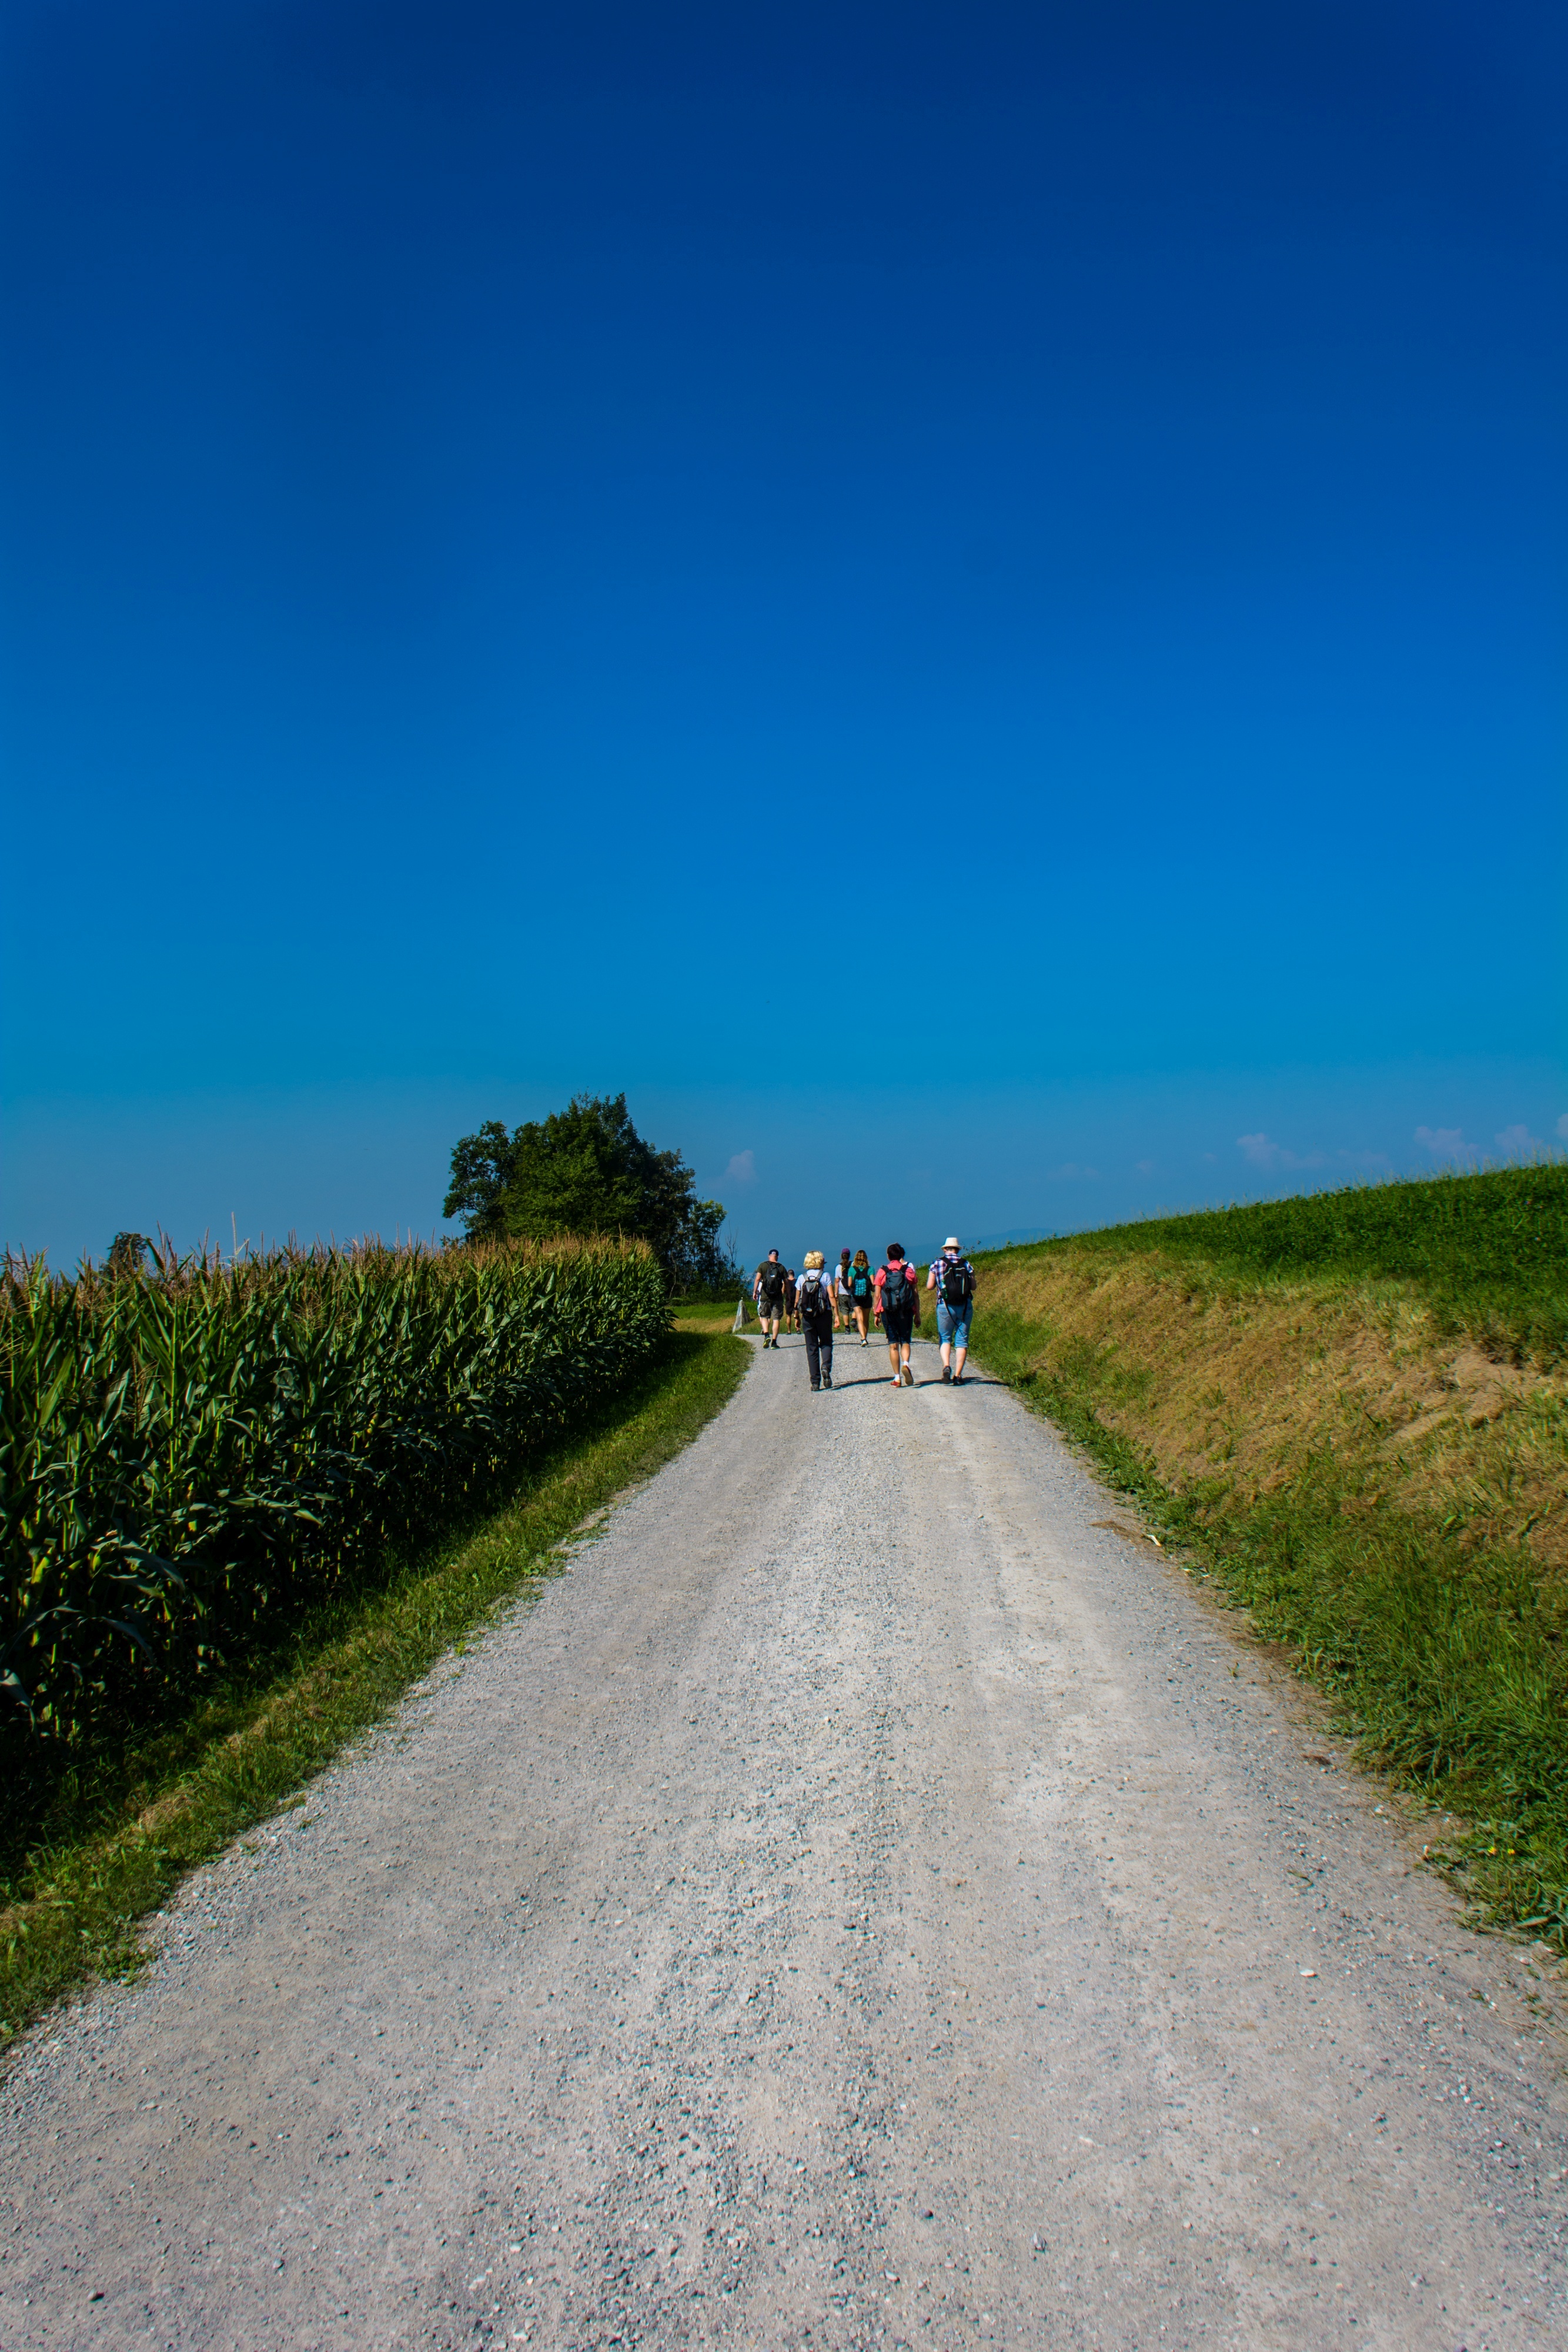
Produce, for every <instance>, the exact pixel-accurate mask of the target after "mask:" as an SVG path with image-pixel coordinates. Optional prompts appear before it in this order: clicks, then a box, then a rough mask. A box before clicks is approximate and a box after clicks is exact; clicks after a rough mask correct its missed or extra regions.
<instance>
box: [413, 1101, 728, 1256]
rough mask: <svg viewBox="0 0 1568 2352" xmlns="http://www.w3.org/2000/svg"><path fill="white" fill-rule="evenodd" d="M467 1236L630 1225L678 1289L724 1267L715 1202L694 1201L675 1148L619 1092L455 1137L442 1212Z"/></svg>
mask: <svg viewBox="0 0 1568 2352" xmlns="http://www.w3.org/2000/svg"><path fill="white" fill-rule="evenodd" d="M442 1213H443V1215H444V1216H448V1217H461V1218H462V1219H463V1220H464V1224H465V1234H466V1237H467V1238H469V1239H475V1238H477V1237H480V1236H484V1235H486V1234H495V1235H500V1234H520V1235H525V1236H527V1237H528V1239H530V1240H533V1241H549V1240H550V1239H552V1238H553V1237H554V1236H555V1235H557V1234H617V1233H619V1234H634V1235H636V1236H637V1237H638V1238H640V1239H641V1240H643V1241H645V1242H647V1243H648V1244H649V1245H650V1247H651V1248H652V1249H653V1253H654V1255H655V1256H656V1257H657V1258H658V1259H659V1261H660V1263H661V1265H663V1266H664V1269H665V1271H666V1273H667V1274H668V1275H669V1276H670V1278H671V1281H672V1282H673V1283H674V1285H675V1286H676V1287H677V1288H682V1289H684V1288H686V1287H689V1286H690V1285H691V1284H693V1283H694V1282H707V1281H713V1280H716V1279H718V1278H719V1277H720V1276H723V1274H724V1273H725V1272H726V1270H727V1269H726V1266H725V1261H724V1257H723V1255H722V1253H721V1252H720V1249H719V1246H718V1232H719V1227H720V1226H721V1225H722V1224H723V1223H724V1203H723V1202H721V1201H699V1200H698V1199H697V1197H696V1179H695V1176H694V1175H693V1173H692V1171H691V1170H690V1169H689V1168H688V1167H687V1166H686V1164H685V1160H683V1159H682V1158H681V1155H680V1153H679V1152H678V1151H655V1150H654V1149H653V1145H652V1144H650V1143H645V1142H644V1141H643V1138H642V1137H641V1136H640V1135H639V1134H638V1132H637V1130H636V1129H635V1127H634V1126H633V1125H632V1117H631V1114H630V1112H629V1111H628V1110H627V1108H626V1097H625V1096H624V1095H616V1096H614V1097H611V1096H609V1095H603V1096H598V1095H574V1096H573V1097H572V1099H571V1101H570V1103H569V1104H568V1105H567V1107H566V1108H565V1110H561V1111H552V1112H551V1114H550V1116H549V1118H546V1119H529V1120H528V1121H526V1122H525V1124H524V1125H522V1126H521V1127H517V1128H515V1129H513V1130H512V1132H511V1133H510V1134H509V1135H508V1134H507V1129H506V1128H505V1127H504V1126H503V1125H502V1124H501V1122H500V1121H499V1120H498V1119H489V1120H487V1121H486V1124H485V1125H484V1126H483V1127H481V1128H480V1129H478V1130H477V1132H476V1134H473V1135H465V1136H462V1137H460V1138H459V1139H458V1141H457V1142H456V1144H455V1146H454V1147H453V1152H452V1181H451V1183H450V1184H449V1186H448V1187H447V1192H446V1200H445V1202H444V1207H443V1211H442Z"/></svg>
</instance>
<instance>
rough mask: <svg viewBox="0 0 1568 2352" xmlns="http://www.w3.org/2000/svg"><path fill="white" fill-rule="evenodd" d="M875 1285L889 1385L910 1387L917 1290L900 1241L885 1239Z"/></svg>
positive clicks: (917, 1303)
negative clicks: (890, 1375)
mask: <svg viewBox="0 0 1568 2352" xmlns="http://www.w3.org/2000/svg"><path fill="white" fill-rule="evenodd" d="M876 1285H877V1289H878V1292H879V1293H880V1296H881V1300H882V1336H883V1339H885V1340H886V1341H887V1353H888V1360H889V1361H890V1362H891V1363H892V1365H893V1385H894V1388H895V1389H896V1388H905V1389H912V1388H913V1387H914V1386H915V1372H914V1369H913V1367H912V1366H911V1364H910V1361H909V1343H910V1340H911V1339H913V1338H914V1336H915V1308H916V1307H917V1306H918V1305H919V1303H920V1294H919V1292H918V1291H917V1290H916V1288H915V1279H914V1276H912V1275H911V1273H910V1271H909V1267H908V1265H907V1264H906V1263H905V1260H904V1244H903V1243H902V1242H889V1244H888V1245H887V1256H886V1258H885V1259H884V1261H883V1264H882V1265H879V1266H878V1267H877V1270H876Z"/></svg>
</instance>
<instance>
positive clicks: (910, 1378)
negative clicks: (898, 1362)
mask: <svg viewBox="0 0 1568 2352" xmlns="http://www.w3.org/2000/svg"><path fill="white" fill-rule="evenodd" d="M914 1386H915V1367H914V1365H913V1364H905V1366H904V1387H905V1388H906V1389H912V1388H913V1387H914Z"/></svg>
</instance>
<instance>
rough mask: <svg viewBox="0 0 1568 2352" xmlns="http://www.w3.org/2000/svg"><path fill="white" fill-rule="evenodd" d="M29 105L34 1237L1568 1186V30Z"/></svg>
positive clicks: (507, 48) (9, 392) (67, 61)
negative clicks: (533, 1166) (502, 1141)
mask: <svg viewBox="0 0 1568 2352" xmlns="http://www.w3.org/2000/svg"><path fill="white" fill-rule="evenodd" d="M0 66H3V83H4V93H5V94H4V100H3V104H4V110H5V120H4V124H3V129H4V138H3V141H0V147H3V162H0V173H3V175H4V182H5V185H4V192H3V195H4V215H5V224H6V226H5V248H4V287H3V294H4V315H5V321H6V324H5V330H4V338H5V350H4V354H3V356H4V367H3V369H0V376H3V379H4V390H3V393H0V399H3V401H4V409H5V414H4V431H5V452H6V455H5V478H6V484H5V506H4V513H3V528H4V541H5V572H4V596H5V604H4V658H5V677H4V689H5V705H4V749H5V770H6V778H7V802H8V814H7V821H6V833H5V842H6V853H7V854H6V858H5V866H6V875H7V887H6V891H5V901H6V904H5V915H6V921H5V1068H4V1083H5V1198H4V1206H3V1209H0V1221H3V1228H4V1235H3V1237H4V1238H5V1240H6V1241H8V1242H10V1243H12V1244H22V1245H26V1246H30V1247H37V1246H40V1245H47V1248H48V1250H49V1252H50V1254H51V1256H52V1257H53V1258H54V1259H55V1261H56V1262H57V1263H58V1262H62V1261H65V1262H68V1261H69V1260H70V1259H72V1258H73V1257H74V1256H75V1255H76V1254H77V1253H78V1251H80V1250H82V1249H91V1250H93V1251H95V1252H100V1251H101V1250H102V1249H103V1248H104V1247H106V1246H107V1244H108V1242H109V1240H110V1235H111V1234H113V1232H114V1231H115V1230H116V1228H117V1227H120V1226H139V1227H141V1228H142V1229H145V1230H151V1229H152V1226H153V1225H154V1224H155V1223H162V1224H163V1225H164V1226H165V1227H167V1228H169V1229H170V1230H171V1231H172V1232H173V1233H174V1234H175V1236H176V1237H177V1238H178V1239H181V1240H183V1241H188V1240H191V1239H193V1238H194V1237H196V1236H197V1235H198V1234H200V1233H201V1232H202V1231H203V1230H204V1228H205V1229H210V1230H211V1231H212V1232H213V1234H214V1236H215V1235H219V1234H221V1235H223V1236H224V1237H225V1239H226V1238H227V1235H228V1233H229V1220H230V1216H231V1213H232V1214H233V1215H234V1217H235V1219H236V1221H237V1226H238V1230H239V1232H240V1233H241V1234H242V1235H243V1234H246V1233H249V1234H259V1233H261V1232H263V1231H265V1232H267V1233H268V1234H275V1233H281V1232H283V1231H286V1230H287V1228H289V1227H290V1226H293V1227H296V1228H298V1229H299V1230H300V1231H301V1232H303V1233H305V1234H310V1233H313V1232H315V1231H317V1230H327V1229H334V1230H336V1231H337V1232H338V1233H340V1234H346V1233H352V1232H359V1231H361V1230H364V1229H366V1228H379V1229H381V1230H382V1231H386V1232H390V1231H391V1230H392V1227H393V1226H394V1225H398V1226H405V1227H406V1226H408V1225H413V1226H415V1227H423V1228H424V1229H426V1230H428V1229H429V1228H430V1227H431V1226H432V1225H433V1224H434V1223H435V1221H436V1219H437V1217H438V1214H439V1208H440V1201H441V1195H442V1192H443V1189H444V1175H445V1163H446V1156H447V1152H448V1150H449V1149H450V1146H451V1143H452V1141H453V1139H455V1136H456V1135H457V1134H459V1133H460V1132H462V1131H464V1129H468V1128H472V1127H474V1126H476V1125H477V1124H478V1123H479V1121H480V1120H482V1119H484V1118H504V1119H506V1120H507V1121H508V1122H510V1121H512V1120H515V1119H517V1118H524V1117H529V1116H538V1115H539V1114H540V1113H541V1112H543V1111H545V1110H547V1109H549V1108H551V1107H553V1106H555V1105H558V1104H559V1103H560V1102H562V1101H564V1099H565V1098H566V1097H567V1096H568V1095H569V1094H570V1093H571V1092H573V1091H574V1090H577V1089H580V1088H584V1087H586V1088H591V1089H592V1090H594V1091H596V1092H599V1091H612V1092H618V1091H620V1090H621V1089H622V1088H624V1089H625V1090H626V1091H627V1092H628V1094H629V1096H630V1098H631V1103H632V1111H633V1115H634V1116H635V1117H636V1118H637V1119H638V1121H639V1124H640V1125H641V1126H642V1127H643V1129H644V1131H645V1132H647V1133H648V1134H650V1136H651V1137H652V1139H653V1140H654V1141H655V1142H657V1143H659V1144H661V1145H666V1144H671V1143H674V1144H678V1145H680V1146H681V1147H682V1148H683V1149H685V1151H686V1153H687V1156H688V1157H689V1158H690V1159H691V1160H693V1162H694V1164H695V1168H696V1170H697V1173H698V1176H699V1178H700V1180H701V1181H702V1185H703V1189H704V1190H705V1192H717V1193H718V1194H719V1196H720V1197H722V1198H724V1199H725V1200H726V1202H727V1203H728V1204H729V1206H730V1208H731V1210H732V1212H733V1217H734V1238H735V1239H736V1241H737V1244H738V1246H739V1247H740V1248H741V1249H742V1250H743V1251H744V1252H746V1253H747V1254H750V1253H752V1252H754V1251H756V1250H759V1249H760V1248H762V1247H763V1246H766V1244H768V1242H770V1241H773V1240H775V1239H777V1240H778V1241H779V1244H780V1246H782V1247H784V1248H785V1249H786V1252H787V1254H788V1253H790V1252H793V1251H795V1250H798V1249H803V1248H804V1247H806V1246H808V1245H810V1243H811V1242H812V1241H816V1242H818V1243H820V1244H821V1245H822V1246H824V1247H835V1246H837V1245H840V1244H841V1243H843V1242H845V1241H850V1242H852V1243H857V1242H860V1241H862V1240H863V1241H865V1242H866V1243H867V1244H868V1245H871V1246H879V1245H880V1244H882V1243H883V1241H885V1240H886V1239H887V1238H888V1237H889V1236H890V1235H891V1234H897V1233H898V1232H899V1231H900V1229H901V1228H902V1229H903V1233H904V1238H905V1239H910V1240H915V1239H918V1240H925V1239H929V1238H931V1237H933V1236H935V1237H936V1239H940V1236H941V1234H942V1233H943V1232H945V1231H946V1230H948V1228H949V1227H950V1226H952V1227H956V1228H957V1229H958V1230H960V1231H961V1232H963V1233H965V1234H975V1233H987V1232H998V1231H1002V1230H1006V1229H1009V1228H1018V1227H1033V1226H1051V1225H1058V1224H1069V1223H1085V1222H1097V1221H1099V1220H1100V1219H1102V1218H1109V1217H1113V1216H1124V1215H1128V1214H1134V1213H1138V1212H1139V1211H1141V1210H1145V1209H1150V1208H1153V1207H1155V1205H1157V1204H1163V1203H1172V1202H1186V1201H1193V1200H1200V1199H1220V1198H1225V1197H1229V1196H1231V1195H1233V1194H1237V1193H1243V1192H1252V1193H1256V1192H1267V1191H1274V1190H1282V1189H1287V1188H1290V1187H1293V1186H1297V1185H1300V1184H1302V1183H1315V1182H1321V1181H1338V1180H1339V1179H1340V1178H1342V1177H1343V1176H1344V1175H1346V1174H1348V1173H1353V1172H1355V1171H1358V1170H1359V1171H1376V1170H1379V1169H1384V1168H1387V1167H1397V1168H1409V1167H1416V1166H1422V1165H1430V1164H1435V1162H1436V1161H1437V1160H1439V1159H1441V1158H1443V1157H1445V1156H1451V1155H1453V1154H1456V1153H1458V1154H1462V1153H1464V1152H1465V1151H1467V1150H1481V1151H1485V1152H1496V1151H1499V1150H1508V1149H1510V1148H1511V1146H1513V1145H1517V1144H1521V1143H1523V1144H1525V1145H1528V1144H1529V1143H1530V1142H1531V1141H1532V1140H1534V1139H1542V1140H1544V1141H1546V1142H1548V1143H1551V1142H1554V1141H1556V1140H1557V1139H1558V1138H1559V1134H1560V1132H1562V1133H1568V1129H1562V1130H1560V1129H1559V1126H1558V1122H1559V1121H1560V1120H1563V1118H1564V1117H1565V1116H1568V1080H1565V1078H1564V1074H1563V1059H1562V1036H1563V1030H1562V1022H1563V977H1564V974H1563V879H1564V859H1563V846H1564V845H1563V814H1564V793H1563V719H1564V694H1563V688H1564V658H1563V620H1564V609H1563V608H1564V595H1563V553H1564V544H1565V535H1564V519H1565V508H1568V499H1565V495H1564V492H1565V478H1564V441H1563V417H1564V406H1563V395H1564V390H1565V383H1564V377H1565V370H1564V364H1563V362H1564V346H1565V342H1568V326H1565V321H1568V308H1565V305H1564V299H1563V297H1564V290H1565V289H1564V271H1563V255H1564V203H1563V197H1564V186H1563V181H1564V144H1563V136H1562V126H1563V113H1564V102H1565V100H1568V71H1565V67H1568V19H1565V18H1564V16H1563V11H1562V9H1561V8H1560V7H1559V6H1554V5H1511V0H1500V5H1494V6H1490V7H1487V8H1478V7H1476V6H1474V5H1443V4H1442V0H1437V5H1430V0H1423V5H1383V0H1347V5H1335V0H1313V5H1289V0H1283V4H1282V5H1274V6H1270V7H1267V8H1260V7H1259V6H1257V5H1255V0H1246V5H1240V0H1238V5H1203V0H1194V5H1189V6H1186V7H1183V8H1179V9H1178V8H1173V7H1171V6H1169V5H1165V0H1156V5H1141V6H1140V5H1118V4H1117V0H1105V5H1095V6H1093V7H1085V6H1084V5H1082V0H1080V5H1073V6H1057V5H1046V0H1033V5H1020V6H1017V7H1009V6H987V5H984V0H980V4H979V5H970V6H965V7H958V6H956V5H946V6H943V7H930V6H920V5H899V6H897V7H894V6H886V7H877V6H862V7H857V6H854V5H847V6H846V5H835V6H833V7H831V8H825V7H813V6H810V5H805V6H799V5H798V6H796V7H794V8H791V9H789V10H787V11H785V10H768V11H764V10H746V9H737V8H735V7H733V6H725V7H719V6H716V5H715V6H687V5H679V0H674V5H669V6H666V7H661V8H653V9H651V8H648V7H646V6H636V7H633V6H631V5H614V6H599V5H593V0H570V5H559V6H551V7H531V6H528V5H516V0H508V5H474V4H473V0H443V5H440V6H434V5H429V0H425V5H419V6H414V5H372V4H371V0H365V5H341V0H308V5H248V0H247V4H246V5H241V0H137V5H134V6H130V7H128V6H126V5H124V0H113V5H104V0H93V5H88V0H47V5H45V0H12V5H11V7H10V8H9V10H8V11H7V14H6V19H5V33H4V55H3V58H0ZM1499 1139H1502V1140H1501V1142H1500V1141H1499Z"/></svg>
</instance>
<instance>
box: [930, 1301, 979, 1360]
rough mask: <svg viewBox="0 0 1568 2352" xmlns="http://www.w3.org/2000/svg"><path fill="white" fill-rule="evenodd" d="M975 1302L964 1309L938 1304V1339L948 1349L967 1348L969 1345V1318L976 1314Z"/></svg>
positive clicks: (967, 1304)
mask: <svg viewBox="0 0 1568 2352" xmlns="http://www.w3.org/2000/svg"><path fill="white" fill-rule="evenodd" d="M974 1312H975V1308H974V1302H973V1301H972V1300H969V1301H967V1302H966V1304H965V1305H964V1306H962V1307H944V1306H943V1304H942V1301H941V1300H940V1299H938V1300H937V1302H936V1337H937V1338H938V1339H940V1340H941V1342H942V1345H943V1346H944V1347H945V1348H946V1347H948V1346H952V1347H955V1348H967V1346H968V1344H969V1318H971V1316H972V1315H973V1314H974Z"/></svg>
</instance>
